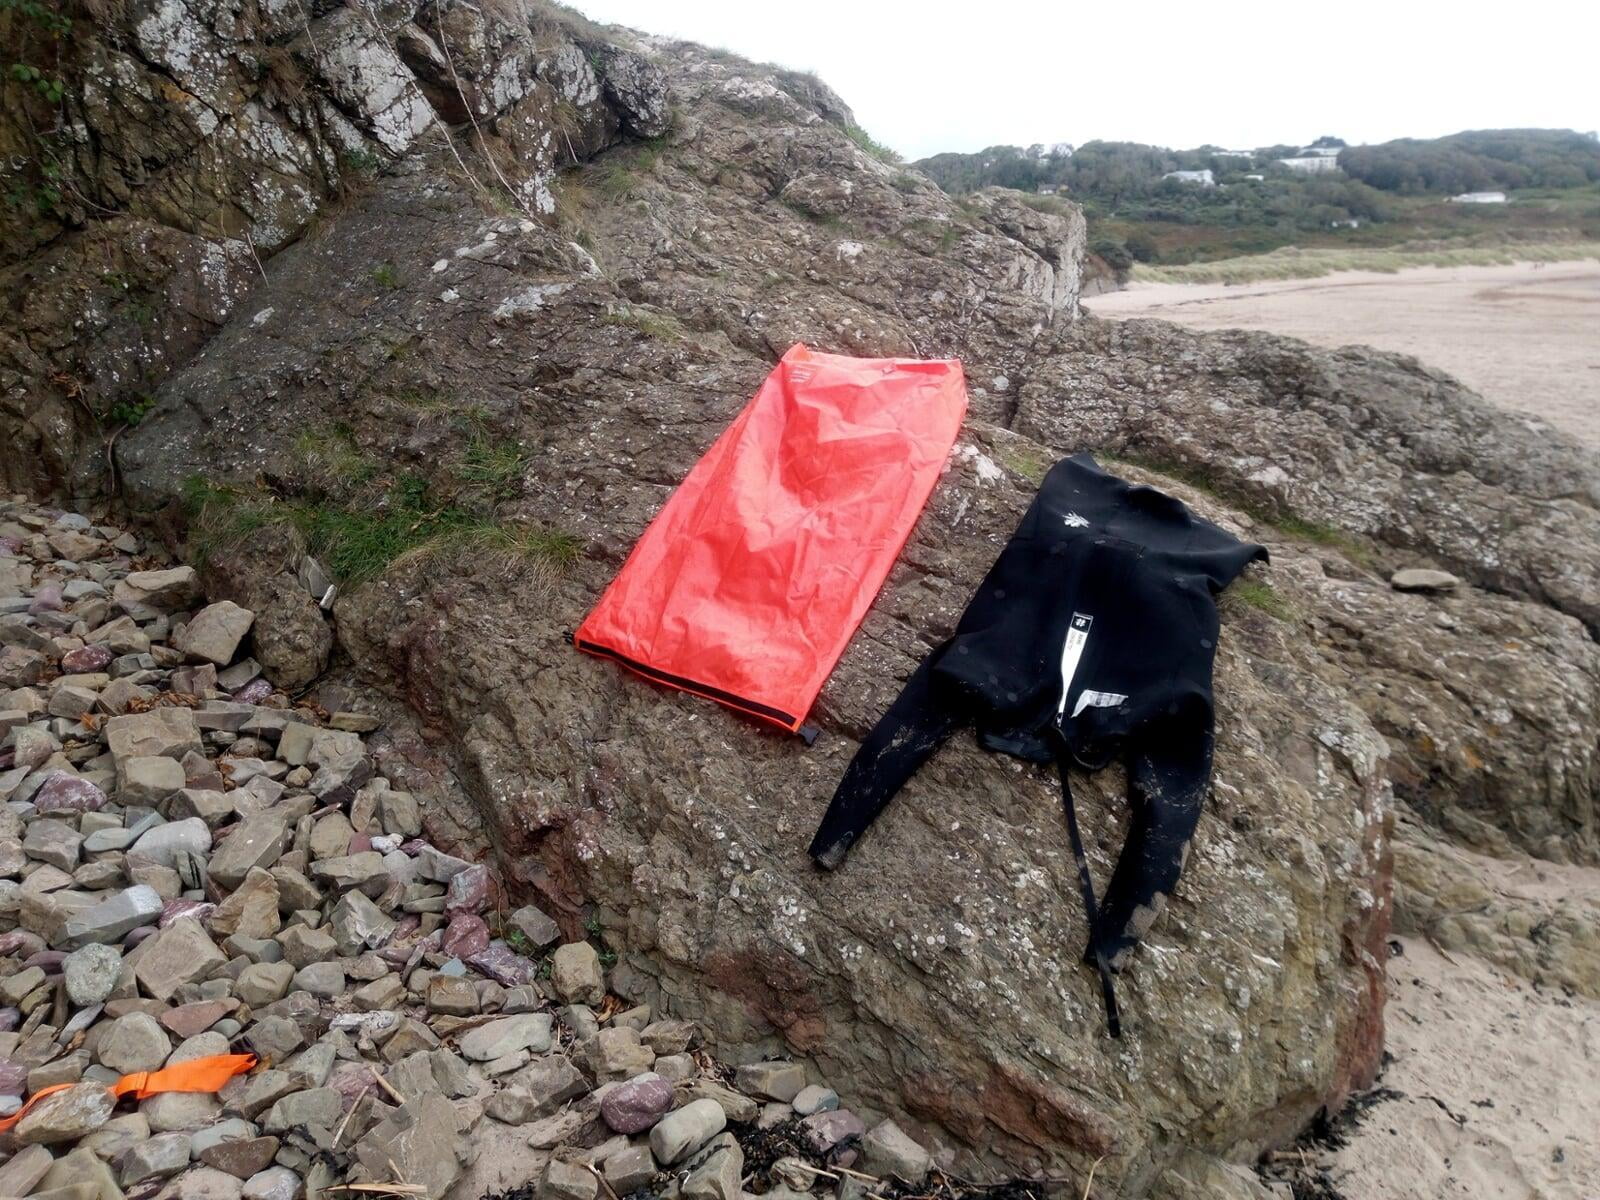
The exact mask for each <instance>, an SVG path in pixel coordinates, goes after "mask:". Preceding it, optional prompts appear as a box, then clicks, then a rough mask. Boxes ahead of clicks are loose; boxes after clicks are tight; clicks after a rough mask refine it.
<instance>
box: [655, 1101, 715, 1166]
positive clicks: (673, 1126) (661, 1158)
mask: <svg viewBox="0 0 1600 1200" xmlns="http://www.w3.org/2000/svg"><path fill="white" fill-rule="evenodd" d="M727 1124H728V1114H727V1113H725V1112H723V1111H722V1105H720V1104H718V1103H717V1102H716V1101H715V1100H693V1101H690V1102H689V1103H688V1104H685V1105H684V1106H683V1107H682V1108H680V1109H677V1110H675V1111H673V1112H670V1113H668V1114H667V1115H666V1116H665V1117H663V1118H662V1119H661V1120H659V1121H657V1122H656V1124H655V1126H654V1127H653V1128H652V1129H651V1130H650V1152H651V1153H652V1154H654V1155H655V1156H656V1161H657V1162H660V1163H664V1164H666V1165H667V1166H671V1165H672V1164H673V1163H676V1162H678V1161H679V1160H680V1159H682V1158H684V1157H686V1156H687V1155H688V1154H690V1153H691V1152H692V1151H695V1150H698V1149H699V1148H700V1147H701V1146H703V1145H705V1143H706V1142H708V1141H710V1140H711V1139H712V1138H714V1137H716V1136H717V1134H719V1133H721V1132H722V1131H723V1129H724V1128H726V1126H727Z"/></svg>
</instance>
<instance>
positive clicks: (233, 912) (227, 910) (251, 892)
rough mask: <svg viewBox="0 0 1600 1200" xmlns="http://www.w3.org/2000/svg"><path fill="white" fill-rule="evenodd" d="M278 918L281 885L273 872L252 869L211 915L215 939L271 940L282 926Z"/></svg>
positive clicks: (210, 922) (256, 868) (257, 868)
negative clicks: (279, 885)
mask: <svg viewBox="0 0 1600 1200" xmlns="http://www.w3.org/2000/svg"><path fill="white" fill-rule="evenodd" d="M281 923H282V922H281V920H280V919H279V916H278V881H277V879H276V878H274V877H273V875H272V874H271V873H270V872H267V871H263V870H262V869H261V868H260V867H251V868H250V870H249V871H248V872H247V873H246V874H245V877H244V881H243V882H242V883H240V884H239V886H238V887H237V888H235V889H234V890H233V891H232V892H231V893H229V895H228V897H227V898H226V899H225V900H223V902H222V903H221V904H219V905H217V907H216V910H215V911H214V912H213V913H212V914H211V917H210V921H209V924H210V926H211V932H212V935H213V936H216V937H225V938H231V937H241V938H247V939H249V938H270V937H272V936H273V935H274V934H275V933H277V932H278V928H279V926H280V924H281Z"/></svg>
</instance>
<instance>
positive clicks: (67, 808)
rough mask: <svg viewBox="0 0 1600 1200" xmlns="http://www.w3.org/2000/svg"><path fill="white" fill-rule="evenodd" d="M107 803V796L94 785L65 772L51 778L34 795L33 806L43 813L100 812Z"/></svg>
mask: <svg viewBox="0 0 1600 1200" xmlns="http://www.w3.org/2000/svg"><path fill="white" fill-rule="evenodd" d="M105 802H106V794H105V793H104V792H102V791H101V790H100V789H99V788H97V787H95V785H94V784H92V783H90V782H89V781H88V780H87V779H79V778H78V777H77V776H76V775H68V774H67V773H66V772H65V771H62V772H61V773H60V774H57V775H52V776H50V778H49V779H46V780H45V781H44V785H43V786H42V787H40V789H39V790H38V791H37V792H35V793H34V794H33V806H34V808H35V809H37V810H38V811H39V812H41V813H56V812H76V813H84V812H99V811H100V809H101V808H103V807H104V806H105Z"/></svg>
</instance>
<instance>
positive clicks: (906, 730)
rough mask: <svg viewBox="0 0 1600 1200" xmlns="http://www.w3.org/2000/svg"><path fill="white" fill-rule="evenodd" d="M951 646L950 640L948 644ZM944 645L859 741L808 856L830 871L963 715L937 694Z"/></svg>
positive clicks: (913, 675) (818, 828) (922, 666)
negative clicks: (935, 673) (937, 668)
mask: <svg viewBox="0 0 1600 1200" xmlns="http://www.w3.org/2000/svg"><path fill="white" fill-rule="evenodd" d="M947 644H948V643H947ZM943 649H944V647H943V646H941V647H940V648H939V649H938V650H935V651H933V652H932V653H931V654H929V655H928V657H927V658H925V659H923V660H922V665H921V666H919V667H918V668H917V669H916V671H915V672H914V673H913V674H912V676H911V678H910V679H908V680H907V681H906V686H905V688H904V689H903V690H902V691H901V692H900V696H899V698H898V699H897V700H896V701H895V702H894V703H893V704H892V705H891V706H890V707H889V710H888V711H887V712H886V713H884V714H883V717H882V718H881V719H880V720H879V721H878V723H877V724H876V725H875V726H873V729H872V732H871V733H869V734H868V735H867V737H866V740H865V741H863V742H862V743H861V748H860V749H859V750H857V751H856V756H855V758H853V759H851V760H850V766H849V768H848V769H847V770H846V771H845V773H844V778H843V779H841V780H840V781H839V788H838V790H837V791H835V792H834V794H833V801H832V803H830V804H829V805H828V811H827V813H826V814H825V815H824V816H823V818H822V823H821V824H820V825H819V826H818V827H817V833H816V836H815V837H814V838H812V839H811V849H810V854H811V857H812V858H813V859H815V860H816V863H817V865H818V866H819V867H823V868H825V869H827V870H832V869H833V868H834V867H837V866H838V865H839V864H840V863H841V862H843V861H844V856H845V854H846V852H847V851H848V850H849V849H850V846H851V844H852V843H853V842H854V841H855V840H856V839H857V838H858V837H860V836H861V834H862V833H864V832H865V831H866V828H867V826H868V825H870V824H872V822H873V820H874V819H875V818H876V817H877V815H878V814H879V813H880V812H882V811H883V809H884V807H885V806H886V805H887V804H888V803H889V801H890V800H891V799H893V798H894V794H895V793H896V792H898V791H899V790H900V788H901V786H902V785H903V784H904V783H905V781H906V780H908V779H910V778H911V776H912V775H914V774H915V773H916V771H917V768H918V767H920V766H921V765H922V764H923V763H924V762H926V761H927V759H928V756H929V755H931V754H932V753H933V752H934V751H935V750H937V749H938V748H939V745H940V743H942V742H943V741H944V740H945V739H946V738H947V737H949V736H950V734H951V732H952V731H953V730H955V729H956V728H957V727H958V726H959V725H961V724H962V723H963V720H964V718H963V717H962V716H961V714H960V713H959V712H957V711H956V709H955V708H953V707H952V706H950V705H947V704H943V703H940V701H939V699H938V698H937V697H936V696H935V694H934V687H933V667H934V664H935V662H937V660H938V658H939V655H940V653H941V652H942V651H943Z"/></svg>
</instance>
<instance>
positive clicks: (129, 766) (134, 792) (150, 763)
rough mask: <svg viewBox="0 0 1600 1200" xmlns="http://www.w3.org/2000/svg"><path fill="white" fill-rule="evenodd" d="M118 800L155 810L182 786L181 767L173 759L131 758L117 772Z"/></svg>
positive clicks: (153, 757)
mask: <svg viewBox="0 0 1600 1200" xmlns="http://www.w3.org/2000/svg"><path fill="white" fill-rule="evenodd" d="M117 780H118V782H117V800H118V801H119V802H120V803H122V804H142V805H146V806H147V807H150V808H158V807H160V806H161V804H162V803H163V802H165V801H166V799H167V797H168V796H170V795H172V793H173V792H176V791H177V790H178V789H179V788H181V787H183V786H184V777H183V766H182V764H181V763H179V762H178V760H177V759H175V758H167V757H157V756H152V757H150V758H130V759H127V760H125V761H124V762H122V763H121V764H119V766H118V769H117Z"/></svg>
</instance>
